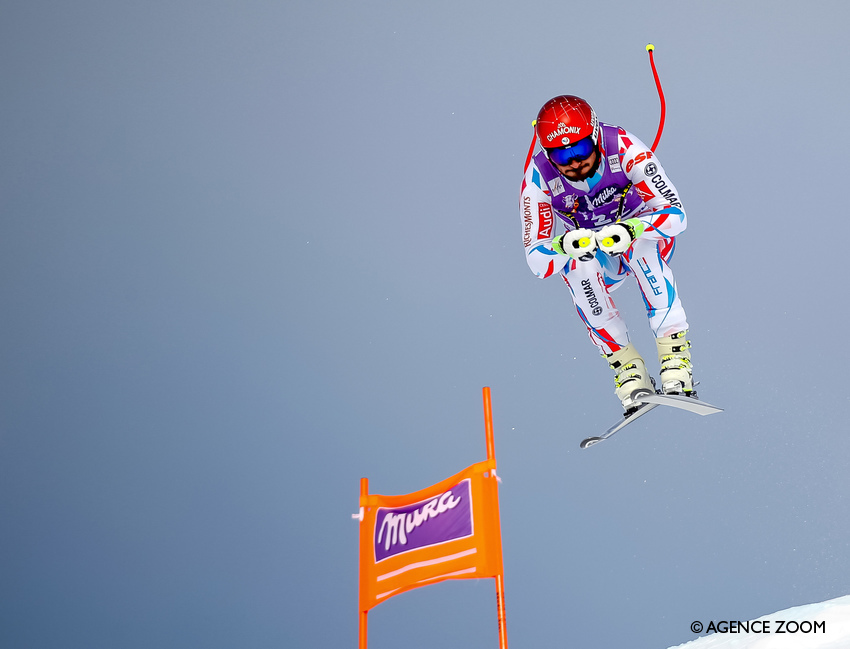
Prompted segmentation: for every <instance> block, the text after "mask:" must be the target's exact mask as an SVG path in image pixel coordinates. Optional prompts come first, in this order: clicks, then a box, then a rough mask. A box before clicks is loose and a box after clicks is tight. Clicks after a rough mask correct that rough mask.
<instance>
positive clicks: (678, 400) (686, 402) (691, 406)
mask: <svg viewBox="0 0 850 649" xmlns="http://www.w3.org/2000/svg"><path fill="white" fill-rule="evenodd" d="M635 401H638V402H639V403H654V404H656V405H659V406H671V407H673V408H679V409H680V410H687V411H688V412H692V413H694V414H695V415H702V416H705V415H713V414H714V413H715V412H723V408H718V407H717V406H713V405H711V404H710V403H706V402H705V401H700V400H699V399H697V398H695V397H686V396H685V395H683V394H662V393H660V392H657V393H655V394H641V395H638V396H636V397H635Z"/></svg>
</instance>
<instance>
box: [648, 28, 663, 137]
mask: <svg viewBox="0 0 850 649" xmlns="http://www.w3.org/2000/svg"><path fill="white" fill-rule="evenodd" d="M654 49H655V45H653V44H652V43H649V45H647V46H646V51H647V52H649V64H650V65H651V66H652V76H654V77H655V87H656V88H658V97H659V99H661V121H659V122H658V132H657V133H656V134H655V141H654V142H653V143H652V146H651V147H650V148H651V149H652V150H653V151H655V147H657V146H658V141H659V140H660V139H661V132H662V131H663V130H664V117H665V116H666V115H667V104H666V103H665V102H664V91H663V90H661V80H660V79H659V78H658V70H656V69H655V59H654V58H653V57H652V51H653V50H654Z"/></svg>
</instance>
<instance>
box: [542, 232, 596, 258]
mask: <svg viewBox="0 0 850 649" xmlns="http://www.w3.org/2000/svg"><path fill="white" fill-rule="evenodd" d="M593 234H594V233H593V230H587V229H584V228H579V229H578V230H570V231H569V232H565V233H564V234H559V235H558V236H557V237H555V238H554V239H552V248H554V249H555V252H557V253H558V254H559V255H569V256H570V257H573V258H574V259H578V260H579V261H590V260H591V259H593V256H594V254H595V253H596V238H595V237H594V236H593Z"/></svg>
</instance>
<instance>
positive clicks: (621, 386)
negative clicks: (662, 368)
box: [605, 343, 655, 415]
mask: <svg viewBox="0 0 850 649" xmlns="http://www.w3.org/2000/svg"><path fill="white" fill-rule="evenodd" d="M605 357H606V359H607V360H608V365H609V367H610V368H611V369H612V370H614V371H615V372H616V374H615V375H614V391H615V393H616V394H617V398H618V399H619V400H620V402H621V403H622V404H623V409H624V410H625V411H626V415H629V414H630V413H632V412H634V411H635V410H637V408H638V406H640V403H638V402H637V401H636V400H635V397H636V396H638V395H639V394H647V393H649V394H654V393H655V383H654V382H653V380H652V377H650V376H649V372H648V371H647V369H646V363H645V362H644V360H643V358H641V355H640V354H639V353H638V351H637V350H636V349H635V348H634V346H633V345H632V344H631V343H629V344H628V345H626V346H625V347H621V348H620V349H619V350H618V351H616V352H614V353H613V354H606V355H605Z"/></svg>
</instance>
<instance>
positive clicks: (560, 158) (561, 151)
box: [546, 137, 596, 166]
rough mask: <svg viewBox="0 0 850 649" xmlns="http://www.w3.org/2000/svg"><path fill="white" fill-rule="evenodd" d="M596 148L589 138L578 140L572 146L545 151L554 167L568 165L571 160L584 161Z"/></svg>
mask: <svg viewBox="0 0 850 649" xmlns="http://www.w3.org/2000/svg"><path fill="white" fill-rule="evenodd" d="M595 148H596V147H595V146H594V144H593V140H592V139H591V138H589V137H586V138H584V139H583V140H579V141H578V142H576V143H575V144H573V145H572V146H563V147H560V148H557V149H546V153H547V154H548V155H549V159H550V160H551V161H552V162H554V163H555V164H556V165H562V166H563V165H568V164H570V162H572V161H573V160H578V161H582V160H586V159H587V158H589V157H590V154H591V153H593V150H594V149H595Z"/></svg>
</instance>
